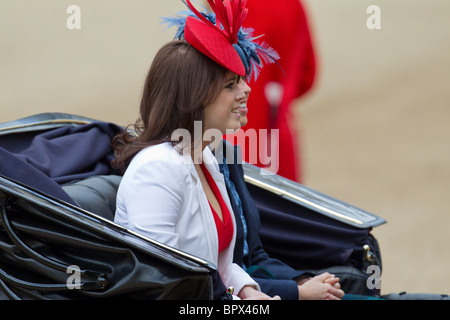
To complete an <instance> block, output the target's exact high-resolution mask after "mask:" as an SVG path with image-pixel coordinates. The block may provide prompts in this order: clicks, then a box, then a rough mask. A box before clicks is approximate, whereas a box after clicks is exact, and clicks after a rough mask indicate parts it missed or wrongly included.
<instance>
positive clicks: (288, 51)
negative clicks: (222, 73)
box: [227, 0, 316, 182]
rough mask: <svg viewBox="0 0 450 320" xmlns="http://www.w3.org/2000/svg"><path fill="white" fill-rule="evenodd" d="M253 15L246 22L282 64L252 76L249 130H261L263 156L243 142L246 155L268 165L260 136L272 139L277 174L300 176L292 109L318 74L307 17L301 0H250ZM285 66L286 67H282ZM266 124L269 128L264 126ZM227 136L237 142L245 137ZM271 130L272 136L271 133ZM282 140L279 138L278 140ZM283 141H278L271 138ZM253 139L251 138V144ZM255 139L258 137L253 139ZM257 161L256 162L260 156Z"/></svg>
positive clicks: (266, 139)
mask: <svg viewBox="0 0 450 320" xmlns="http://www.w3.org/2000/svg"><path fill="white" fill-rule="evenodd" d="M247 8H248V16H247V19H246V20H245V23H244V27H245V26H251V28H252V29H254V36H260V35H262V37H260V38H259V39H258V40H256V42H267V43H270V46H271V47H272V48H273V49H274V50H275V51H276V52H277V53H278V55H279V56H280V60H279V61H278V64H279V65H277V64H269V65H267V66H265V67H264V69H263V70H262V71H261V72H260V74H259V75H258V78H257V79H256V80H254V79H251V80H250V86H251V88H252V95H251V97H250V98H249V100H248V102H247V108H248V112H250V113H251V116H250V119H251V121H249V123H248V124H247V126H246V127H244V128H243V130H244V132H246V131H247V130H251V129H254V131H256V133H257V134H258V156H257V157H256V155H255V154H253V155H252V154H250V153H251V152H255V150H256V149H255V148H250V147H249V146H246V147H244V146H242V145H241V148H242V150H243V158H244V159H243V160H245V161H246V162H249V163H252V164H255V165H257V166H259V167H267V161H266V160H267V159H266V160H265V159H264V157H261V153H262V154H265V153H266V151H264V150H259V149H260V144H261V142H262V143H264V144H268V145H267V150H268V151H267V152H268V153H269V154H270V150H272V151H274V152H276V151H277V149H278V152H279V154H278V157H274V155H271V159H272V160H273V161H274V159H275V158H277V159H278V161H279V163H278V165H277V166H274V165H273V164H271V167H272V168H276V169H277V172H275V173H277V174H279V175H281V176H284V177H286V178H289V179H291V180H294V181H297V182H301V181H302V172H301V167H302V165H301V157H300V141H299V140H300V139H298V128H297V127H298V122H296V118H295V117H294V115H293V114H292V107H293V101H294V100H295V99H298V98H299V97H301V96H302V95H304V94H305V93H306V92H307V91H308V90H310V89H311V87H312V85H313V83H314V79H315V75H316V58H315V55H314V48H313V41H312V36H311V34H310V28H309V26H308V19H307V15H306V13H305V10H304V8H303V5H302V3H301V2H300V0H282V1H271V0H248V2H247ZM280 66H281V68H280ZM261 129H263V130H264V129H265V130H267V135H266V134H265V131H260V130H261ZM274 129H275V130H278V134H279V136H278V139H276V138H273V139H271V138H270V136H268V135H270V133H271V132H272V133H273V130H274ZM233 136H234V135H231V136H228V137H227V140H229V141H230V142H231V143H233V144H239V143H242V140H240V142H239V140H237V139H235V138H234V137H233ZM266 136H267V138H266ZM277 140H278V141H277ZM271 142H272V143H274V142H279V144H278V146H272V145H270V143H271ZM248 143H249V142H248V141H247V144H248ZM251 143H254V141H253V142H251ZM254 159H257V162H256V163H255V160H254Z"/></svg>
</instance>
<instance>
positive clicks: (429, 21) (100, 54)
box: [0, 0, 450, 293]
mask: <svg viewBox="0 0 450 320" xmlns="http://www.w3.org/2000/svg"><path fill="white" fill-rule="evenodd" d="M304 1H305V2H304V3H305V6H306V9H307V11H308V13H309V18H310V23H311V27H312V29H313V33H314V38H315V43H316V50H317V57H318V61H319V76H318V79H317V82H316V84H315V87H314V89H313V90H312V91H311V92H310V93H309V94H308V95H307V96H305V97H303V98H302V99H300V100H299V101H298V102H297V103H296V105H295V114H296V115H297V125H298V129H299V131H300V137H301V143H302V145H301V146H300V148H301V153H302V159H303V161H304V165H303V172H304V176H305V179H304V184H305V185H307V186H309V187H311V188H314V189H316V190H319V191H321V192H323V193H326V194H329V195H331V196H333V197H336V198H338V199H341V200H343V201H346V202H348V203H351V204H353V205H355V206H358V207H360V208H363V209H365V210H367V211H370V212H373V213H375V214H377V215H380V216H382V217H383V218H385V219H386V220H387V224H385V225H382V226H380V227H377V228H375V230H374V235H375V236H376V237H377V239H378V240H379V242H380V245H381V249H382V254H383V265H384V269H383V275H382V291H383V292H384V293H389V292H400V291H408V292H430V293H450V280H449V278H448V276H447V271H448V270H449V268H450V250H449V249H448V248H447V243H448V242H449V240H450V236H449V233H448V230H449V227H450V214H449V209H448V206H449V205H450V201H449V196H448V192H449V190H450V162H449V159H450V148H449V142H450V128H449V120H450V106H449V105H448V104H449V101H450V90H449V89H450V87H449V84H450V82H449V80H450V75H449V74H450V63H449V60H448V57H450V33H449V32H448V30H449V29H450V20H449V18H448V14H449V12H450V2H448V1H445V0H429V1H420V0H397V1H388V0H371V1H368V0H340V1H335V0H320V1H315V0H304ZM280 3H282V1H280ZM72 4H76V5H78V6H79V8H80V10H81V11H80V12H81V16H80V17H81V20H80V26H81V29H73V30H71V29H69V28H68V27H67V24H66V22H67V20H68V19H70V17H71V15H72V13H71V12H69V13H67V11H66V10H67V8H68V7H69V5H72ZM369 5H378V6H379V7H380V9H381V29H379V30H369V29H368V28H367V26H366V20H367V19H368V18H369V16H370V14H368V13H367V12H366V9H367V8H368V6H369ZM182 8H183V5H182V4H181V1H178V0H170V1H159V0H153V1H152V0H151V1H148V0H133V1H132V5H131V4H130V2H129V1H125V0H119V1H113V2H112V1H107V0H97V1H90V0H89V1H88V0H77V1H67V0H60V1H50V0H42V1H34V0H24V1H16V0H2V1H1V3H0V40H1V42H0V43H1V45H0V97H1V100H0V110H1V113H0V121H1V122H4V121H9V120H14V119H17V118H20V117H25V116H28V115H31V114H35V113H40V112H68V113H75V114H79V115H83V116H88V117H93V118H98V119H102V120H106V121H112V122H116V123H118V124H128V123H130V122H132V121H134V120H135V118H136V116H137V109H138V101H139V96H140V93H141V88H142V83H143V80H144V77H145V73H146V71H147V69H148V66H149V65H150V63H151V60H152V57H153V56H154V54H155V52H156V50H157V48H159V47H160V46H161V44H163V43H165V42H166V41H168V40H170V39H171V37H172V35H173V30H167V31H164V26H162V25H160V24H159V22H160V17H161V16H170V15H173V14H174V13H176V12H177V11H179V10H180V9H182Z"/></svg>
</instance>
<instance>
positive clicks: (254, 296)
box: [238, 286, 281, 300]
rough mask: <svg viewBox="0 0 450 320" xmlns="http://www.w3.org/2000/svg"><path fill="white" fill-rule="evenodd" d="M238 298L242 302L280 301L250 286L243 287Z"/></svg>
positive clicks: (277, 297) (278, 298) (276, 297)
mask: <svg viewBox="0 0 450 320" xmlns="http://www.w3.org/2000/svg"><path fill="white" fill-rule="evenodd" d="M238 297H239V298H241V299H242V300H281V298H280V297H279V296H274V297H270V296H268V295H267V294H265V293H263V292H261V291H258V290H256V289H255V288H254V287H252V286H244V287H243V288H242V289H241V291H239V294H238Z"/></svg>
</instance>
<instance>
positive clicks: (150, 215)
mask: <svg viewBox="0 0 450 320" xmlns="http://www.w3.org/2000/svg"><path fill="white" fill-rule="evenodd" d="M182 166H183V165H182V164H174V163H170V162H167V161H162V160H152V161H146V162H145V163H142V164H140V165H139V166H138V167H137V168H135V170H134V171H133V174H132V175H131V176H130V177H129V179H127V184H128V185H127V186H126V188H124V189H125V191H124V194H122V204H123V206H124V208H125V210H126V214H127V217H126V219H127V220H128V221H127V223H126V224H127V226H128V228H129V229H131V230H133V231H136V232H138V233H140V234H142V235H144V236H147V237H149V238H151V239H154V240H156V241H159V242H162V243H165V244H167V245H169V246H172V247H175V248H178V235H177V234H176V233H175V224H176V221H177V218H178V214H179V212H180V208H181V206H182V202H183V196H184V192H183V182H182V180H183V172H182V171H183V170H182V169H183V168H182Z"/></svg>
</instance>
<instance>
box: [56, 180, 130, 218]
mask: <svg viewBox="0 0 450 320" xmlns="http://www.w3.org/2000/svg"><path fill="white" fill-rule="evenodd" d="M121 179H122V177H121V176H119V175H97V176H91V177H88V178H86V179H83V180H79V181H76V182H71V183H67V184H64V185H63V186H62V188H63V190H64V191H65V192H66V193H67V194H68V195H69V196H70V197H71V198H72V199H73V200H74V201H75V202H76V203H77V204H78V205H79V206H80V207H81V208H82V209H85V210H87V211H89V212H92V213H94V214H96V215H99V216H101V217H103V218H105V219H108V220H111V221H113V220H114V214H115V211H116V195H117V189H118V188H119V184H120V181H121Z"/></svg>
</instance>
